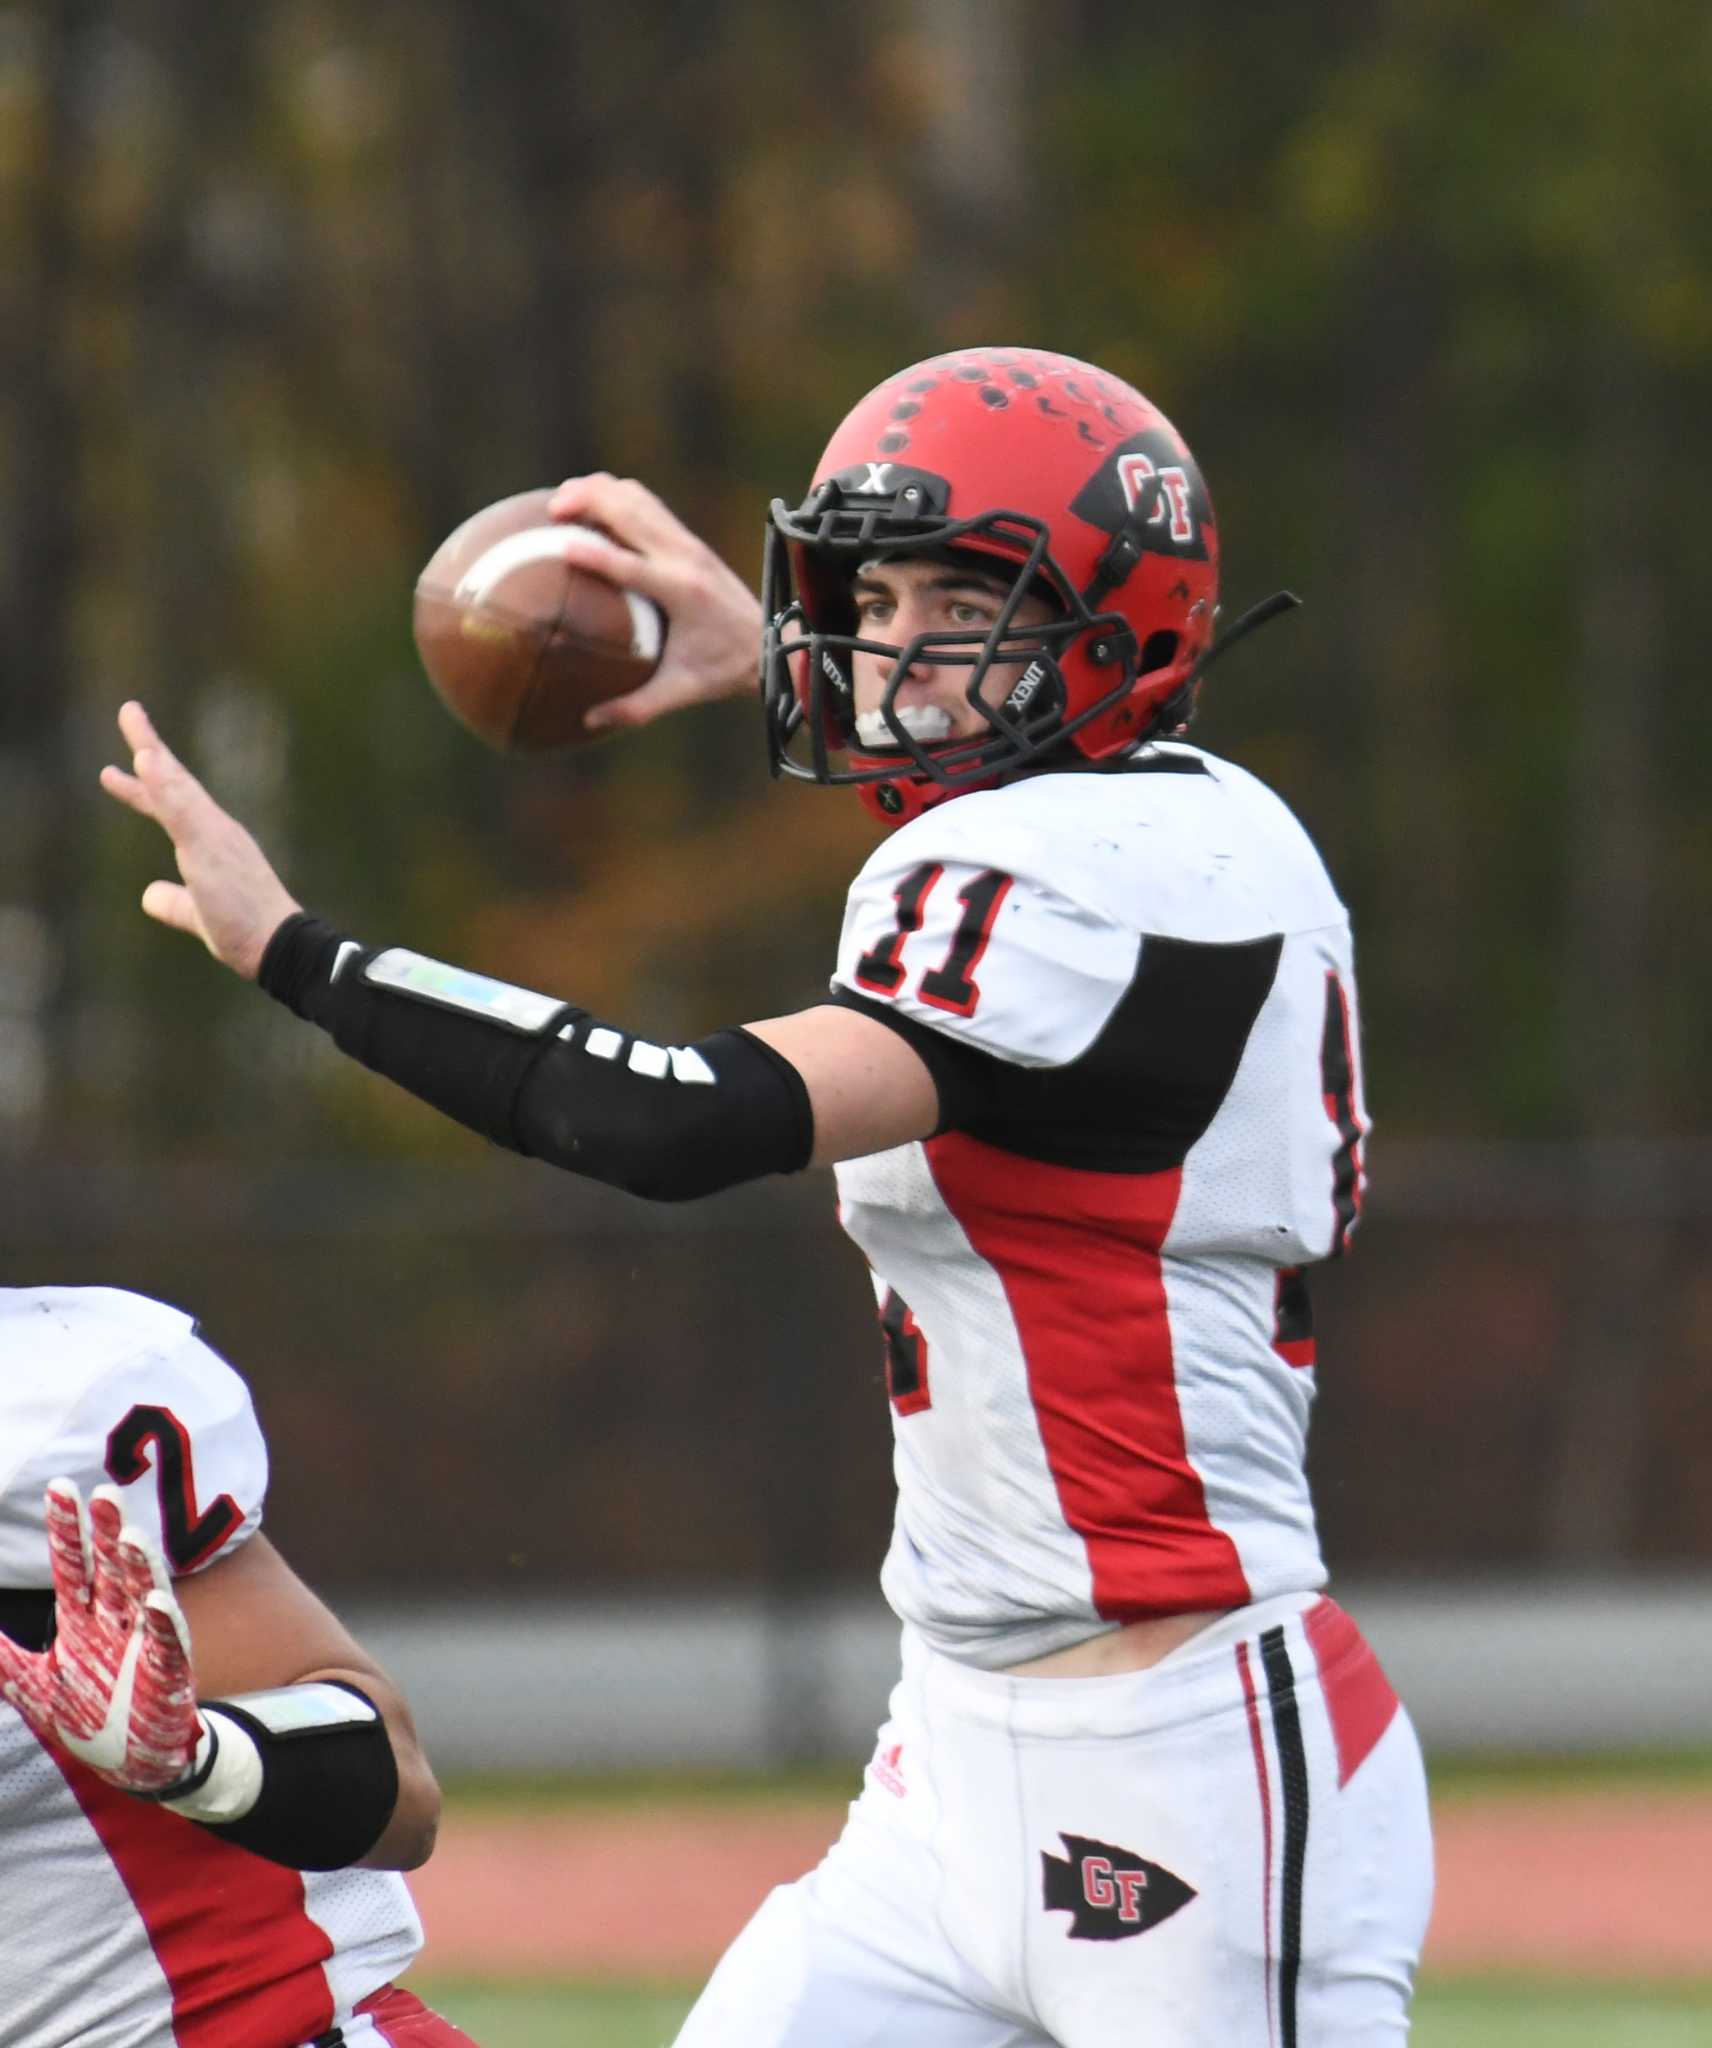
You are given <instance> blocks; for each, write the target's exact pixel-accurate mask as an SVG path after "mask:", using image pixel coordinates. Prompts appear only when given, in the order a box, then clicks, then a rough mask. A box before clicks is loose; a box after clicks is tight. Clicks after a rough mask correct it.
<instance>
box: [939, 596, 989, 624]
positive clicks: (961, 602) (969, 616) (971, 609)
mask: <svg viewBox="0 0 1712 2048" xmlns="http://www.w3.org/2000/svg"><path fill="white" fill-rule="evenodd" d="M946 616H947V617H948V618H949V619H950V620H951V622H952V624H953V625H956V626H990V625H991V624H992V623H993V621H994V619H996V618H997V617H998V613H997V611H996V610H995V609H994V607H993V606H992V605H987V604H979V603H977V602H976V601H975V600H974V599H972V598H966V597H958V598H953V599H952V601H951V603H950V604H949V605H948V606H947V607H946Z"/></svg>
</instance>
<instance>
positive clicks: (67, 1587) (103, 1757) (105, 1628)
mask: <svg viewBox="0 0 1712 2048" xmlns="http://www.w3.org/2000/svg"><path fill="white" fill-rule="evenodd" d="M123 1521H124V1517H123V1511H122V1509H121V1507H120V1503H119V1496H118V1494H117V1493H116V1492H115V1491H114V1489H113V1488H112V1487H110V1486H98V1487H97V1488H96V1489H95V1491H94V1492H93V1493H92V1494H91V1495H90V1497H89V1508H88V1513H87V1515H85V1511H84V1506H83V1502H82V1499H81V1497H80V1496H79V1494H78V1491H77V1488H76V1487H75V1486H74V1485H73V1484H72V1482H71V1481H70V1480H69V1479H55V1480H53V1481H52V1482H50V1484H49V1486H48V1489H47V1533H48V1554H49V1558H50V1561H51V1564H52V1568H53V1589H54V1616H55V1634H54V1640H53V1641H52V1643H50V1644H49V1646H48V1647H47V1649H45V1650H42V1651H37V1652H32V1651H29V1650H24V1649H21V1648H19V1646H18V1645H17V1644H16V1643H13V1642H11V1641H10V1640H9V1639H8V1638H7V1637H5V1636H3V1635H0V1696H3V1697H4V1698H5V1699H6V1700H7V1701H8V1702H9V1703H10V1704H11V1705H12V1706H13V1707H15V1708H16V1709H17V1711H18V1712H19V1713H20V1714H21V1715H22V1716H23V1718H24V1719H25V1720H26V1721H27V1722H28V1723H29V1725H30V1727H31V1729H32V1730H33V1731H34V1733H35V1734H36V1735H37V1736H38V1737H39V1738H40V1739H41V1740H42V1741H43V1742H46V1743H49V1744H52V1745H54V1746H56V1747H58V1748H61V1749H66V1750H69V1751H70V1752H71V1754H72V1755H73V1756H75V1757H78V1758H79V1759H81V1761H82V1762H84V1763H86V1764H88V1765H89V1766H90V1768H91V1769H93V1770H95V1771H98V1772H99V1773H100V1774H101V1776H102V1777H104V1778H106V1779H107V1780H108V1781H109V1782H110V1783H112V1784H115V1785H120V1786H122V1787H123V1788H124V1789H125V1790H126V1791H127V1792H159V1791H161V1790H162V1789H163V1788H164V1787H166V1786H168V1785H173V1784H176V1783H177V1782H178V1781H179V1780H180V1779H181V1778H183V1777H184V1776H185V1775H186V1773H187V1772H188V1771H189V1770H190V1768H191V1765H192V1763H193V1762H194V1760H195V1757H196V1750H197V1743H198V1741H199V1740H200V1737H201V1734H202V1718H201V1716H200V1714H199V1713H198V1712H197V1708H196V1688H195V1684H194V1681H193V1679H192V1676H191V1669H190V1631H189V1629H188V1628H187V1627H186V1626H185V1621H184V1616H183V1614H182V1613H181V1612H180V1611H179V1606H178V1602H177V1601H176V1600H175V1599H174V1598H173V1594H172V1586H171V1581H170V1580H169V1579H168V1577H167V1573H166V1567H165V1565H164V1564H163V1563H162V1561H161V1558H160V1556H159V1554H158V1552H157V1551H156V1550H155V1548H154V1545H153V1544H152V1543H151V1542H150V1541H149V1539H148V1537H147V1536H145V1535H144V1534H143V1532H142V1531H141V1530H140V1529H136V1528H131V1527H125V1526H122V1524H123Z"/></svg>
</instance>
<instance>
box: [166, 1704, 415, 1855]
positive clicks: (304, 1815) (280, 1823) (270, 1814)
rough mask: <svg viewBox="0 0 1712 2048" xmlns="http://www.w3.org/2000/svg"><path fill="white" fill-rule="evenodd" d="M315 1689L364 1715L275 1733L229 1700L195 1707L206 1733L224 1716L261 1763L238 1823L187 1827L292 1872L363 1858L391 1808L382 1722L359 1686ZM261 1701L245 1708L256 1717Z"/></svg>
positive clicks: (390, 1766) (390, 1767) (392, 1772)
mask: <svg viewBox="0 0 1712 2048" xmlns="http://www.w3.org/2000/svg"><path fill="white" fill-rule="evenodd" d="M317 1683H318V1684H320V1685H322V1686H326V1687H336V1688H337V1689H338V1690H339V1691H341V1692H346V1693H350V1694H351V1695H352V1696H353V1697H354V1698H356V1699H358V1700H360V1701H361V1702H362V1703H363V1705H364V1706H366V1707H367V1708H368V1709H369V1712H368V1714H367V1715H364V1716H363V1717H362V1718H361V1719H355V1718H353V1719H351V1720H348V1721H338V1722H335V1723H333V1724H332V1725H330V1726H315V1727H307V1728H293V1729H288V1730H281V1729H279V1728H276V1727H270V1726H269V1724H268V1721H267V1720H266V1719H265V1718H264V1717H263V1714H262V1713H261V1712H260V1711H256V1712H252V1711H251V1709H250V1707H247V1706H245V1705H243V1704H241V1703H240V1702H239V1701H237V1700H205V1701H204V1702H203V1713H204V1715H205V1716H206V1718H207V1719H208V1722H209V1725H210V1727H213V1726H214V1725H215V1724H216V1723H217V1722H218V1721H219V1720H220V1718H221V1717H222V1716H224V1717H225V1718H226V1719H228V1720H231V1721H235V1722H236V1723H237V1724H238V1726H239V1727H240V1728H242V1729H243V1730H244V1731H245V1732H246V1733H247V1734H248V1735H249V1737H250V1739H251V1741H252V1742H254V1744H255V1745H256V1749H257V1751H258V1753H259V1754H260V1757H261V1761H262V1788H261V1792H260V1794H259V1795H258V1796H257V1799H256V1803H255V1805H254V1806H252V1807H251V1808H250V1810H249V1812H248V1813H246V1814H245V1815H244V1816H243V1817H242V1819H240V1820H233V1821H197V1822H195V1823H194V1824H195V1825H196V1826H197V1827H205V1828H207V1830H208V1832H209V1833H210V1834H211V1835H219V1836H221V1837H223V1839H224V1840H226V1841H228V1842H235V1843H236V1844H237V1846H238V1847H239V1848H240V1849H248V1850H249V1852H250V1854H251V1855H252V1856H261V1857H264V1858H265V1859H266V1860H267V1861H268V1862H269V1863H283V1864H285V1865H286V1866H287V1867H288V1868H289V1869H292V1870H343V1869H345V1868H346V1867H347V1866H348V1865H350V1864H353V1863H356V1862H359V1861H360V1860H361V1859H362V1858H363V1857H364V1856H366V1855H367V1854H368V1852H369V1851H370V1850H371V1849H372V1848H373V1847H374V1845H375V1844H376V1842H378V1841H379V1840H380V1838H381V1836H382V1835H383V1834H384V1833H385V1832H386V1826H387V1823H388V1821H390V1820H391V1819H392V1815H393V1810H394V1808H395V1807H396V1806H397V1804H398V1763H397V1759H396V1758H395V1757H394V1756H393V1753H392V1738H391V1736H390V1735H388V1733H387V1729H386V1722H385V1721H384V1720H383V1719H382V1717H381V1714H380V1710H379V1709H378V1708H377V1707H376V1706H375V1703H374V1701H373V1700H371V1699H370V1698H369V1696H368V1694H367V1693H366V1692H364V1691H363V1690H362V1688H361V1687H360V1686H355V1685H351V1684H350V1683H348V1682H347V1681H346V1680H344V1679H323V1680H319V1681H317ZM293 1690H294V1688H292V1687H289V1686H286V1687H281V1688H280V1689H279V1693H280V1696H281V1697H289V1695H290V1694H291V1692H292V1691H293ZM268 1697H269V1695H267V1694H257V1695H255V1696H254V1699H253V1701H252V1705H253V1706H255V1707H256V1708H257V1709H260V1708H261V1707H262V1705H263V1702H264V1701H265V1700H266V1699H267V1698H268ZM186 1791H187V1788H186V1787H185V1786H177V1787H175V1788H174V1789H173V1790H172V1791H171V1792H169V1793H168V1794H167V1795H166V1796H167V1797H168V1798H169V1799H170V1798H183V1797H185V1796H186Z"/></svg>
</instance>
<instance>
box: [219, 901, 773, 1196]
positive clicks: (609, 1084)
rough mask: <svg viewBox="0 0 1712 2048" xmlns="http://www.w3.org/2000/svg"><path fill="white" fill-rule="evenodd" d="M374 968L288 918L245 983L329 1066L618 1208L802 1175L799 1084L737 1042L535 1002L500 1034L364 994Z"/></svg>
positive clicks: (361, 953)
mask: <svg viewBox="0 0 1712 2048" xmlns="http://www.w3.org/2000/svg"><path fill="white" fill-rule="evenodd" d="M378 957H380V956H378V955H375V954H371V953H369V952H367V951H365V949H363V948H362V947H360V946H358V945H356V944H355V942H354V941H352V940H349V939H345V938H343V937H342V936H341V935H340V934H339V933H338V932H336V931H334V930H333V929H332V927H331V926H329V925H326V924H322V923H321V922H320V921H319V920H318V919H315V918H310V917H305V916H303V915H302V914H301V913H300V914H298V915H297V916H294V917H290V918H287V919H286V921H285V923H284V924H283V925H281V926H280V928H279V930H278V931H277V932H275V934H274V936H273V938H272V940H271V941H270V942H269V945H268V949H267V952H266V954H265V956H264V957H263V960H262V964H261V972H260V975H259V977H258V978H259V980H260V982H261V985H262V987H263V988H264V989H265V990H266V991H267V992H268V994H269V995H271V996H274V997H276V998H277V999H278V1000H279V1001H280V1002H282V1003H284V1004H285V1005H286V1006H287V1008H289V1009H292V1010H295V1011H296V1012H297V1014H298V1015H299V1016H300V1017H305V1018H307V1019H308V1020H309V1021H310V1022H311V1023H314V1024H319V1025H320V1026H321V1027H322V1029H323V1030H325V1031H327V1032H328V1033H330V1034H331V1036H332V1039H333V1042H334V1043H335V1044H336V1045H337V1046H338V1047H339V1048H340V1049H341V1051H344V1052H347V1053H349V1054H350V1055H351V1057H352V1058H353V1059H356V1060H360V1061H361V1062H362V1064H363V1065H364V1066H366V1067H369V1068H371V1069H372V1070H373V1071H374V1072H375V1073H377V1074H384V1075H386V1076H387V1078H388V1079H389V1080H392V1081H396V1082H397V1083H398V1084H399V1085H400V1086H401V1087H404V1088H408V1089H409V1090H410V1092H411V1093H412V1094H413V1095H419V1096H420V1097H421V1098H422V1100H423V1101H424V1102H428V1103H431V1104H432V1105H433V1106H434V1108H436V1109H438V1110H441V1111H443V1112H444V1113H445V1114H446V1115H447V1116H450V1117H455V1118H456V1119H457V1121H458V1122H459V1123H462V1124H467V1125H468V1126H469V1128H470V1129H471V1130H473V1131H479V1132H480V1133H481V1135H482V1136H483V1137H485V1138H489V1139H491V1140H492V1141H493V1142H494V1143H495V1144H498V1145H505V1146H507V1147H509V1148H510V1149H511V1150H512V1151H514V1152H521V1153H523V1154H524V1155H525V1156H527V1157H529V1158H534V1159H544V1160H546V1161H547V1162H548V1163H549V1164H551V1165H554V1166H562V1167H564V1168H566V1169H567V1170H568V1171H569V1172H572V1173H579V1174H583V1175H586V1176H587V1177H588V1178H590V1179H592V1180H600V1181H605V1182H607V1183H608V1184H609V1185H611V1186H613V1187H620V1188H624V1189H626V1190H627V1191H628V1192H629V1193H631V1194H636V1195H642V1196H645V1197H647V1198H648V1199H650V1200H652V1201H662V1202H673V1201H687V1200H690V1199H692V1198H694V1197H695V1196H698V1195H709V1194H714V1193H716V1192H717V1191H718V1190H719V1189H721V1188H727V1187H734V1186H736V1185H737V1183H738V1182H740V1181H746V1180H756V1179H759V1178H760V1177H761V1176H762V1175H763V1174H769V1173H795V1172H798V1171H800V1170H801V1168H803V1167H805V1166H806V1165H807V1164H808V1162H809V1159H810V1156H811V1155H812V1153H813V1151H814V1112H813V1109H812V1107H811V1105H810V1102H809V1097H808V1090H807V1088H806V1087H805V1085H804V1083H803V1079H802V1076H801V1075H800V1074H799V1073H798V1072H797V1070H796V1068H795V1067H793V1066H792V1065H791V1063H790V1061H789V1060H787V1059H784V1058H783V1057H782V1056H781V1055H780V1054H778V1053H776V1052H775V1051H774V1050H773V1049H772V1047H771V1046H769V1045H765V1044H763V1043H762V1041H761V1040H760V1039H758V1038H754V1037H751V1036H750V1034H749V1033H748V1032H747V1031H720V1032H716V1033H714V1034H713V1036H712V1037H710V1038H706V1039H703V1040H702V1041H701V1042H700V1043H699V1044H697V1045H694V1046H688V1047H664V1046H657V1045H653V1044H651V1043H649V1042H648V1041H646V1040H639V1039H637V1038H636V1037H635V1036H634V1035H633V1034H631V1033H628V1032H624V1031H620V1030H617V1029H615V1028H614V1027H612V1026H610V1025H605V1024H602V1023H601V1022H599V1020H598V1019H596V1018H593V1017H591V1016H589V1014H588V1012H587V1011H586V1010H580V1009H578V1008H577V1007H576V1006H575V1005H574V1004H570V1003H564V1004H559V1005H556V1006H554V1005H552V1004H550V1003H544V1002H543V1000H542V999H539V998H530V999H528V1000H529V1001H530V1002H532V1003H533V1004H534V1005H535V1007H536V1008H537V1009H542V1010H545V1011H546V1012H547V1013H548V1014H547V1015H546V1017H545V1021H543V1022H538V1023H537V1022H534V1021H530V1022H529V1023H527V1024H516V1023H512V1022H506V1021H503V1020H502V1019H501V1018H499V1017H497V1016H495V1015H493V1014H481V1013H478V1012H477V1011H475V1010H473V1009H470V1008H465V1007H459V1006H457V1005H455V1004H448V1003H447V1002H445V1001H440V1000H434V999H431V998H425V997H424V996H422V995H420V994H417V993H414V992H412V991H410V990H406V989H401V988H398V987H395V986H382V985H379V984H377V983H376V982H374V981H372V980H371V979H370V978H369V976H368V969H369V967H370V965H371V963H372V962H373V961H374V960H375V959H376V958H378ZM487 986H489V987H491V986H492V984H488V985H487ZM513 993H518V994H521V993H522V992H513Z"/></svg>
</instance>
